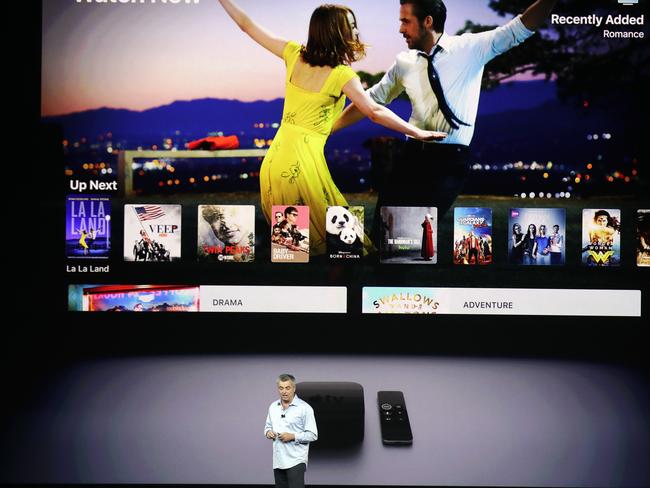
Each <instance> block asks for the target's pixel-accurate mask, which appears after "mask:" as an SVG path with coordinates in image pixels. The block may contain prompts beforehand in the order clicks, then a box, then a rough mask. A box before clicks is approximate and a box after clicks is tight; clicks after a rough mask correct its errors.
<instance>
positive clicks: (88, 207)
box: [65, 195, 111, 259]
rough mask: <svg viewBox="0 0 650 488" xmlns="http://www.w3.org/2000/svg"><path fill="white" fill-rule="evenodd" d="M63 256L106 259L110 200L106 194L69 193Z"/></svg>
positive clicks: (108, 250) (109, 236)
mask: <svg viewBox="0 0 650 488" xmlns="http://www.w3.org/2000/svg"><path fill="white" fill-rule="evenodd" d="M65 215H66V230H65V255H66V257H68V258H84V259H107V258H108V257H109V254H110V249H111V199H110V197H109V196H107V195H68V196H67V198H66V207H65Z"/></svg>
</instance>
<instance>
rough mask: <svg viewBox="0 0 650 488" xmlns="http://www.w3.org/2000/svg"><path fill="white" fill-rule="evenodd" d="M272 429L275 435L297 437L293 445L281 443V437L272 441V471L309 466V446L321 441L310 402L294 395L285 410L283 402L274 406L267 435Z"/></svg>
mask: <svg viewBox="0 0 650 488" xmlns="http://www.w3.org/2000/svg"><path fill="white" fill-rule="evenodd" d="M282 415H284V417H282ZM269 430H271V431H273V432H275V434H276V436H277V434H280V433H282V432H289V433H291V434H293V435H295V436H296V439H295V440H293V441H290V442H282V441H281V440H280V439H278V437H276V438H275V439H274V440H273V469H289V468H292V467H294V466H296V465H298V464H300V463H305V464H307V456H308V454H309V443H310V442H314V441H315V440H316V439H318V429H317V428H316V418H315V417H314V410H313V409H312V408H311V407H310V406H309V404H308V403H307V402H305V401H303V400H301V399H300V398H298V395H294V397H293V400H292V401H291V403H290V404H289V406H288V407H287V409H286V410H285V409H283V408H282V402H281V401H280V400H276V401H274V402H273V403H271V405H270V406H269V413H268V415H267V416H266V424H265V425H264V435H266V433H267V432H268V431H269Z"/></svg>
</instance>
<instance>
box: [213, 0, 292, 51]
mask: <svg viewBox="0 0 650 488" xmlns="http://www.w3.org/2000/svg"><path fill="white" fill-rule="evenodd" d="M219 3H220V4H221V5H222V6H223V8H224V10H225V11H226V13H227V14H228V15H230V17H231V18H232V20H234V21H235V23H236V24H237V25H238V26H239V28H240V29H241V30H243V31H244V32H245V33H246V34H248V35H249V36H250V38H251V39H253V40H254V41H255V42H256V43H258V44H259V45H260V46H262V47H263V48H265V49H267V50H269V51H271V52H272V53H273V54H275V55H276V56H278V57H279V58H281V57H282V53H283V52H284V48H285V47H286V45H287V40H286V39H282V38H279V37H277V36H276V35H275V34H272V33H271V32H269V31H267V30H266V29H265V28H264V27H262V26H261V25H259V24H257V23H256V22H255V21H254V20H253V19H251V18H250V17H249V16H248V15H247V14H246V12H244V11H243V10H242V9H241V8H239V7H238V6H237V5H236V4H235V3H234V2H231V1H230V0H219Z"/></svg>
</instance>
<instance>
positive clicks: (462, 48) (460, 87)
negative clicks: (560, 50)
mask: <svg viewBox="0 0 650 488" xmlns="http://www.w3.org/2000/svg"><path fill="white" fill-rule="evenodd" d="M533 34H534V32H533V31H530V30H528V29H527V28H526V27H525V26H524V24H523V22H522V21H521V16H517V17H515V18H514V19H512V20H511V21H510V22H508V23H507V24H505V25H503V26H501V27H498V28H496V29H493V30H491V31H487V32H481V33H478V34H462V35H460V36H450V35H447V34H445V33H443V34H442V35H441V36H440V39H439V40H438V44H437V46H440V47H441V48H442V50H440V51H439V52H438V53H437V54H436V56H435V57H434V58H433V66H434V67H435V69H436V71H437V72H438V76H439V78H440V83H441V85H442V89H443V91H444V94H445V99H446V100H447V104H448V105H449V107H450V108H451V110H452V112H453V113H454V114H455V115H456V116H457V117H458V118H459V119H460V120H462V121H463V122H465V123H467V124H470V125H469V126H464V125H461V126H460V127H459V128H458V129H453V128H452V127H451V126H450V125H449V123H448V122H447V121H446V120H445V117H444V115H443V114H442V111H440V110H439V108H438V100H437V99H436V96H435V95H434V93H433V90H432V89H431V84H430V83H429V79H428V73H427V60H426V59H425V58H424V57H422V56H420V55H419V54H418V53H419V52H420V51H417V50H415V49H411V50H410V51H405V52H402V53H400V54H398V55H397V59H396V61H395V63H394V64H393V65H392V66H391V67H390V69H389V70H388V71H387V72H386V74H385V75H384V77H383V78H382V79H381V81H380V82H379V83H377V84H376V85H375V86H373V87H371V88H370V89H369V90H368V93H369V94H370V96H371V97H372V98H373V99H374V100H375V101H376V102H377V103H379V104H381V105H386V104H388V103H390V102H391V101H393V100H394V99H395V98H396V97H397V96H398V95H399V94H400V93H402V92H403V91H404V90H406V93H407V95H408V96H409V98H410V99H411V106H412V112H411V118H410V119H409V122H410V123H411V124H413V125H415V126H417V127H419V128H420V129H426V130H437V131H443V132H447V134H448V136H447V137H446V138H445V139H443V140H442V141H440V142H439V143H440V144H463V145H466V146H468V145H469V143H470V142H471V140H472V136H473V135H474V123H475V122H476V113H477V111H478V101H479V96H480V94H481V78H482V77H483V67H484V66H485V64H486V63H487V62H488V61H490V60H491V59H492V58H494V57H496V56H498V55H499V54H502V53H504V52H506V51H507V50H508V49H511V48H513V47H515V46H517V45H518V44H520V43H522V42H523V41H525V40H526V39H528V38H529V37H530V36H532V35H533ZM435 47H436V46H434V49H435ZM428 54H429V55H431V54H433V49H432V50H431V52H430V53H428Z"/></svg>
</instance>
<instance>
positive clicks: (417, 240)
mask: <svg viewBox="0 0 650 488" xmlns="http://www.w3.org/2000/svg"><path fill="white" fill-rule="evenodd" d="M437 216H438V209H437V208H436V207H382V208H381V211H380V218H381V222H380V223H379V225H380V229H381V236H382V237H381V245H380V256H379V259H380V262H381V263H390V264H435V263H436V262H437V261H438V253H437V249H438V243H437V234H438V232H437V228H438V217H437Z"/></svg>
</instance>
